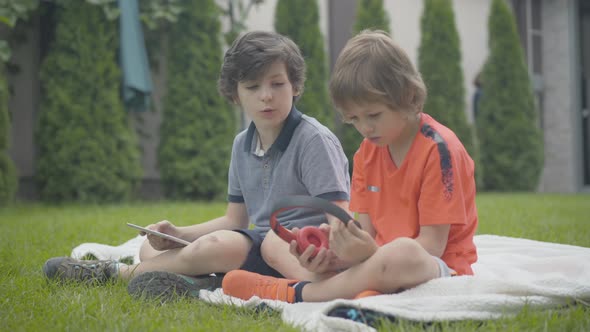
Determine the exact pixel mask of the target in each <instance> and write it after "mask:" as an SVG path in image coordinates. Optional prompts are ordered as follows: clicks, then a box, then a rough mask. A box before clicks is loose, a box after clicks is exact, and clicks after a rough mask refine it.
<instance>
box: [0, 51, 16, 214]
mask: <svg viewBox="0 0 590 332" xmlns="http://www.w3.org/2000/svg"><path fill="white" fill-rule="evenodd" d="M0 63H2V62H1V61H0ZM9 137H10V119H9V116H8V87H7V85H6V77H5V75H4V71H3V70H0V205H4V204H6V203H9V202H11V201H12V200H13V199H14V194H15V193H16V189H17V185H18V182H17V178H16V169H15V167H14V164H13V163H12V160H11V159H10V157H9V156H8V141H9Z"/></svg>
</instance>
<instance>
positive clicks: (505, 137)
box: [476, 0, 543, 191]
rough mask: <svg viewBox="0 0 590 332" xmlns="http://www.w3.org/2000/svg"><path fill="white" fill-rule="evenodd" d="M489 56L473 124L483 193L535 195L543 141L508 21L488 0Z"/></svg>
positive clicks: (505, 10) (499, 2)
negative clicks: (528, 192)
mask: <svg viewBox="0 0 590 332" xmlns="http://www.w3.org/2000/svg"><path fill="white" fill-rule="evenodd" d="M488 29H489V38H488V40H489V50H490V53H489V56H488V59H487V61H486V64H485V66H484V70H483V94H482V97H481V104H480V110H479V114H478V117H477V119H476V121H477V128H478V135H479V138H480V141H481V161H482V166H483V168H484V170H483V176H484V179H483V184H484V189H486V190H496V191H508V190H510V191H515V190H518V191H521V190H535V189H536V187H537V185H538V182H539V177H540V174H541V169H542V167H543V141H542V139H543V138H542V134H541V131H540V129H539V127H538V115H537V111H536V109H535V103H534V99H533V92H532V86H531V82H530V78H529V74H528V71H527V67H526V64H525V60H524V53H523V50H522V48H521V45H520V43H519V39H518V34H517V30H516V24H515V21H514V17H513V15H512V12H511V10H510V8H509V7H508V4H506V2H505V0H494V1H493V2H492V8H491V11H490V16H489V21H488Z"/></svg>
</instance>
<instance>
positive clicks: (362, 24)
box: [353, 0, 391, 34]
mask: <svg viewBox="0 0 590 332" xmlns="http://www.w3.org/2000/svg"><path fill="white" fill-rule="evenodd" d="M389 24H390V22H389V15H388V14H387V11H386V10H385V7H383V0H360V1H358V4H357V6H356V18H355V22H354V29H353V31H354V33H355V34H357V33H359V32H361V31H362V30H365V29H371V30H383V31H386V32H388V33H389V32H391V29H390V26H389Z"/></svg>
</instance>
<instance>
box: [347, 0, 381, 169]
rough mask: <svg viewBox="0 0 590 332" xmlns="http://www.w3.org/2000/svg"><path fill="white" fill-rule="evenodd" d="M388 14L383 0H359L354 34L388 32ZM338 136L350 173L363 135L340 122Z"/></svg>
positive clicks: (352, 127)
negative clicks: (370, 30)
mask: <svg viewBox="0 0 590 332" xmlns="http://www.w3.org/2000/svg"><path fill="white" fill-rule="evenodd" d="M389 24H390V23H389V15H388V14H387V11H386V10H385V8H384V7H383V0H360V1H359V2H358V3H357V7H356V18H355V23H354V30H353V33H354V35H356V34H358V33H359V32H361V31H363V30H365V29H372V30H383V31H385V32H388V33H390V31H391V29H390V27H389ZM338 136H339V137H340V141H341V142H342V147H343V149H344V153H345V154H346V157H347V158H348V160H349V162H350V172H351V174H352V169H353V164H352V161H353V158H354V153H355V152H356V150H358V148H359V146H360V145H361V142H362V141H363V136H362V135H361V134H360V133H359V132H358V131H357V130H356V129H355V128H354V126H352V125H347V124H344V123H341V124H340V130H339V131H338Z"/></svg>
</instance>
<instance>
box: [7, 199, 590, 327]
mask: <svg viewBox="0 0 590 332" xmlns="http://www.w3.org/2000/svg"><path fill="white" fill-rule="evenodd" d="M478 209H479V216H480V224H479V230H478V233H479V234H498V235H505V236H514V237H524V238H529V239H535V240H541V241H550V242H558V243H566V244H572V245H579V246H584V247H590V196H589V195H532V194H528V195H527V194H482V195H480V196H479V197H478ZM224 211H225V204H223V203H135V204H128V205H109V206H81V205H65V206H46V205H41V204H18V205H15V206H12V207H3V208H2V209H1V210H0V231H1V232H0V239H1V246H0V330H2V331H43V330H49V331H80V330H83V331H87V330H89V331H162V330H166V331H180V330H199V331H200V330H202V331H205V330H206V331H297V330H298V329H295V328H293V327H291V326H288V325H286V324H284V323H283V322H282V321H281V319H280V314H278V313H272V312H262V313H255V312H253V311H251V310H247V309H240V308H234V307H222V306H215V305H210V304H206V303H202V302H199V301H190V300H183V301H178V302H175V303H168V304H163V305H161V304H158V303H156V302H155V301H151V302H150V301H147V302H146V301H136V300H133V299H131V297H130V296H129V295H128V294H127V290H126V285H125V284H124V283H122V282H120V283H115V284H113V285H108V286H101V287H86V286H81V285H75V284H70V285H65V286H64V285H58V284H55V283H52V282H47V281H46V280H45V279H44V276H43V274H42V271H41V267H42V265H43V263H44V262H45V260H47V259H48V258H50V257H53V256H64V255H68V254H69V253H70V252H71V250H72V248H74V247H75V246H77V245H79V244H80V243H84V242H98V243H105V244H112V245H118V244H120V243H122V242H124V241H127V240H128V239H130V238H131V237H133V236H135V235H136V232H135V231H134V230H133V229H131V228H129V227H127V226H125V222H133V223H136V224H140V225H146V224H150V223H152V222H155V221H158V220H162V219H168V220H170V221H172V222H174V223H175V224H177V225H188V224H191V223H196V222H201V221H205V220H208V219H210V218H213V217H216V216H219V215H220V214H222V213H223V212H224ZM424 329H426V330H432V331H465V330H467V331H471V330H476V329H477V330H481V331H490V330H491V331H590V308H588V307H584V306H581V305H577V306H573V307H568V308H561V309H556V310H551V311H534V310H527V309H526V308H525V310H523V311H522V312H521V313H519V314H518V315H517V316H516V317H515V318H506V319H502V320H494V321H485V322H483V323H482V322H455V323H440V324H434V325H431V326H428V327H424V326H422V325H419V324H414V323H411V322H405V321H402V322H399V323H396V324H391V323H385V324H384V325H383V326H381V327H380V329H379V330H384V331H385V330H387V331H423V330H424Z"/></svg>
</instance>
